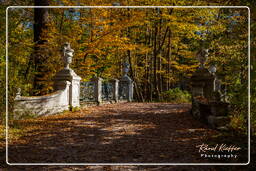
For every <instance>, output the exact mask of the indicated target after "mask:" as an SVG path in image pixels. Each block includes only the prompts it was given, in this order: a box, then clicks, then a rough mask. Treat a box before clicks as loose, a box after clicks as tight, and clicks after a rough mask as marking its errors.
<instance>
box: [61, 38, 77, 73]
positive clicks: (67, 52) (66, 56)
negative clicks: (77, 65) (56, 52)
mask: <svg viewBox="0 0 256 171" xmlns="http://www.w3.org/2000/svg"><path fill="white" fill-rule="evenodd" d="M73 53H74V50H73V49H71V47H70V43H68V42H66V43H65V44H64V48H63V60H64V67H65V69H69V64H71V62H72V57H73Z"/></svg>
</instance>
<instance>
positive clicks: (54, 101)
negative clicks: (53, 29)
mask: <svg viewBox="0 0 256 171" xmlns="http://www.w3.org/2000/svg"><path fill="white" fill-rule="evenodd" d="M73 52H74V50H73V49H71V48H70V44H69V43H66V44H65V45H64V50H63V61H64V68H63V69H62V70H60V71H59V72H58V73H57V74H56V75H55V77H54V79H53V81H54V93H52V94H48V95H44V96H33V97H24V96H21V93H20V92H21V90H20V89H19V91H18V93H17V96H16V98H15V101H14V103H15V104H14V115H16V116H20V115H22V114H25V113H29V114H34V115H38V116H39V115H46V114H54V113H58V112H62V111H64V110H68V109H71V108H75V107H80V102H81V104H83V105H85V106H88V105H91V104H95V105H100V104H102V103H108V102H110V103H116V102H119V101H128V102H130V101H132V100H133V81H132V80H131V79H130V77H129V76H127V72H128V71H129V69H128V67H129V64H127V63H126V64H125V65H124V66H125V67H124V76H123V77H122V78H121V79H120V80H117V79H113V80H110V81H103V79H102V78H97V77H94V78H92V79H91V80H90V81H89V82H82V83H80V80H81V78H80V77H79V76H78V75H77V74H76V73H75V72H74V71H73V70H72V69H71V68H69V64H70V63H71V62H72V57H73Z"/></svg>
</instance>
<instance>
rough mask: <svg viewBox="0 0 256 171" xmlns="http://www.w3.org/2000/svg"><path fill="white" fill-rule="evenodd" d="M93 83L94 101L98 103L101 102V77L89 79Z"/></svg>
mask: <svg viewBox="0 0 256 171" xmlns="http://www.w3.org/2000/svg"><path fill="white" fill-rule="evenodd" d="M91 81H93V82H94V83H95V87H94V96H95V101H96V102H97V103H98V104H99V105H100V104H101V103H102V97H101V96H102V78H100V77H94V78H92V79H91Z"/></svg>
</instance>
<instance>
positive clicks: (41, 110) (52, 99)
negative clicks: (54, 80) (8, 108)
mask: <svg viewBox="0 0 256 171" xmlns="http://www.w3.org/2000/svg"><path fill="white" fill-rule="evenodd" d="M70 84H71V83H70V82H69V81H66V82H65V86H64V87H63V89H62V90H58V91H56V92H54V93H52V94H48V95H45V96H34V97H23V96H20V92H18V93H17V96H16V98H15V108H14V113H15V115H16V117H19V115H22V114H26V113H27V114H32V115H46V114H54V113H58V112H62V111H64V110H69V91H70Z"/></svg>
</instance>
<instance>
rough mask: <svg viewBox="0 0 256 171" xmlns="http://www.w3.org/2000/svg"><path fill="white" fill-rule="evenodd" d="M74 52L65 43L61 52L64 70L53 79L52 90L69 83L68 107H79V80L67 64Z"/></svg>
mask: <svg viewBox="0 0 256 171" xmlns="http://www.w3.org/2000/svg"><path fill="white" fill-rule="evenodd" d="M73 52H74V50H73V49H71V48H70V44H69V43H65V45H64V50H63V53H64V55H63V60H64V69H62V70H61V71H59V72H58V73H57V74H56V75H55V77H54V89H55V90H60V89H62V88H63V87H64V86H65V85H66V81H70V83H71V85H70V89H69V105H70V107H80V102H79V99H80V80H81V77H79V76H78V75H77V74H76V73H75V72H74V71H73V70H72V69H71V68H69V64H70V63H71V62H72V57H73Z"/></svg>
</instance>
